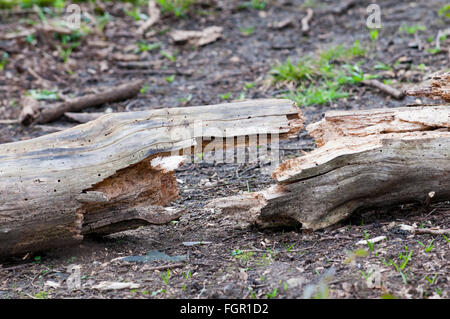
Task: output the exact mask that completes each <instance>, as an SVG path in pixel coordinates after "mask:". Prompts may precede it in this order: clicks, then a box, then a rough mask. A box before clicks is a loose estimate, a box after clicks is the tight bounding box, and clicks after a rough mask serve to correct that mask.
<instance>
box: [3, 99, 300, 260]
mask: <svg viewBox="0 0 450 319" xmlns="http://www.w3.org/2000/svg"><path fill="white" fill-rule="evenodd" d="M302 127H303V118H302V117H301V114H300V113H299V110H298V108H297V107H296V106H295V105H293V104H292V102H290V101H287V100H273V99H270V100H254V101H245V102H239V103H227V104H219V105H210V106H198V107H184V108H164V109H157V110H150V111H140V112H124V113H112V114H107V115H103V116H101V117H100V118H98V119H96V120H94V121H92V122H88V123H86V124H82V125H78V126H76V127H73V128H70V129H67V130H64V131H61V132H57V133H53V134H49V135H45V136H42V137H39V138H35V139H31V140H25V141H20V142H15V143H8V144H2V145H0V255H13V254H21V253H25V252H29V251H36V250H43V249H47V248H52V247H61V246H64V245H72V244H76V243H78V242H80V241H81V240H82V238H83V236H84V235H87V234H100V235H105V234H109V233H113V232H117V231H121V230H125V229H131V228H135V227H137V226H139V225H146V224H149V223H151V224H163V223H167V222H169V221H170V220H173V219H175V218H178V217H179V216H180V214H181V213H182V211H181V210H180V209H175V208H171V207H164V206H166V205H168V204H169V203H170V202H171V201H172V200H174V199H175V198H176V197H177V196H178V187H177V183H176V179H175V176H174V170H175V169H176V168H177V167H178V166H179V165H181V164H182V162H183V160H184V157H183V156H181V155H186V154H191V151H192V148H194V151H195V152H202V151H206V148H207V147H208V146H209V144H210V143H207V142H206V138H205V139H204V137H211V136H212V137H215V138H216V139H218V140H219V141H221V139H222V138H223V136H226V137H227V138H232V141H233V142H234V143H233V145H232V147H233V146H234V145H239V144H240V143H239V141H241V143H249V140H250V137H249V135H250V134H258V132H260V133H264V134H269V135H271V134H273V135H275V134H276V135H278V136H279V138H287V137H291V136H296V135H298V132H299V130H300V129H301V128H302ZM215 141H216V140H215V139H214V140H213V142H215ZM262 141H264V139H263V140H262ZM267 141H268V142H270V139H267ZM260 142H261V140H260ZM211 143H212V142H211ZM228 145H229V144H226V145H225V146H224V145H223V143H222V142H220V143H219V142H215V147H217V148H218V147H226V146H228Z"/></svg>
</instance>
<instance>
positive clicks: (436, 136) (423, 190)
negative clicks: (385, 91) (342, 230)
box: [207, 105, 450, 230]
mask: <svg viewBox="0 0 450 319" xmlns="http://www.w3.org/2000/svg"><path fill="white" fill-rule="evenodd" d="M449 115H450V106H449V105H442V106H436V107H423V108H422V107H420V108H399V109H380V110H369V111H342V112H330V113H328V114H327V115H326V116H325V118H324V119H323V120H322V121H320V122H318V123H314V124H311V125H309V126H308V127H307V130H308V131H309V132H310V134H311V135H312V136H313V137H315V138H316V142H317V144H318V145H319V146H320V147H319V148H317V149H315V150H313V151H312V152H310V153H307V154H306V155H304V156H302V157H298V158H294V159H290V160H287V161H285V162H283V163H282V164H280V165H279V167H278V168H277V169H276V170H275V171H274V172H273V174H272V177H273V178H274V179H275V180H276V182H277V183H276V184H275V185H273V186H272V187H270V188H269V189H266V190H264V191H261V192H256V193H253V194H245V195H239V196H234V197H229V198H224V199H216V200H213V201H211V202H210V203H208V205H207V208H208V209H212V210H215V211H219V212H221V211H222V212H224V214H226V212H228V213H229V212H233V213H234V214H235V216H236V218H237V219H239V216H242V215H243V216H244V218H243V219H239V220H240V222H237V223H236V224H237V225H240V226H242V225H243V224H247V225H248V224H252V223H253V224H259V225H261V226H266V227H267V226H280V225H288V224H292V223H301V224H302V227H304V228H309V229H313V230H315V229H320V228H324V227H327V226H330V225H333V224H335V223H337V222H339V221H341V220H342V219H344V218H346V217H348V216H349V215H350V214H352V213H353V212H356V211H360V210H366V209H373V208H381V207H388V206H392V205H397V204H403V203H411V202H420V203H423V202H424V201H425V200H426V199H427V198H428V194H429V193H431V192H433V193H434V196H433V201H444V200H449V199H450V117H449ZM241 202H244V203H251V204H250V207H245V208H244V209H241V208H240V207H239V205H236V204H235V203H241ZM249 211H251V215H250V216H249V215H248V212H249Z"/></svg>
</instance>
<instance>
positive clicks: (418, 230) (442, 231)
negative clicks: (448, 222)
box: [400, 224, 450, 235]
mask: <svg viewBox="0 0 450 319" xmlns="http://www.w3.org/2000/svg"><path fill="white" fill-rule="evenodd" d="M400 229H402V230H406V231H409V232H410V233H411V234H414V235H416V234H431V235H445V234H450V229H448V228H447V229H438V228H417V227H415V226H409V225H405V224H401V225H400Z"/></svg>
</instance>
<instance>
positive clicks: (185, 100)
mask: <svg viewBox="0 0 450 319" xmlns="http://www.w3.org/2000/svg"><path fill="white" fill-rule="evenodd" d="M191 100H192V94H188V95H187V96H185V97H181V98H179V99H178V102H179V103H181V104H183V105H187V104H188V103H189V102H190V101H191Z"/></svg>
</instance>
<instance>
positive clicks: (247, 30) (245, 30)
mask: <svg viewBox="0 0 450 319" xmlns="http://www.w3.org/2000/svg"><path fill="white" fill-rule="evenodd" d="M239 31H241V33H242V34H243V35H244V36H246V37H248V36H249V35H251V34H252V33H253V32H254V31H255V27H248V28H242V27H241V28H239Z"/></svg>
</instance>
